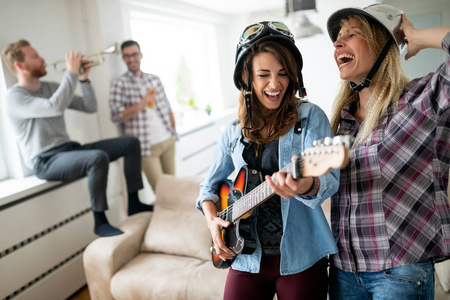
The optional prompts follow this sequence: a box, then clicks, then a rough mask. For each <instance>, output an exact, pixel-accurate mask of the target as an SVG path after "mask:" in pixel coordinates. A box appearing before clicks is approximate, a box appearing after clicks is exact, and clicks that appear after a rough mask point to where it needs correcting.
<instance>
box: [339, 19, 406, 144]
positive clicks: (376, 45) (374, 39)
mask: <svg viewBox="0 0 450 300" xmlns="http://www.w3.org/2000/svg"><path fill="white" fill-rule="evenodd" d="M350 19H354V20H356V21H357V22H358V24H359V25H360V30H361V34H360V36H361V38H362V39H363V40H364V41H365V42H366V43H367V45H368V47H369V51H370V52H371V53H370V55H374V56H377V55H378V53H380V51H381V48H382V47H383V45H384V44H385V41H386V39H387V36H388V34H389V33H388V32H387V31H386V29H384V28H383V27H381V25H379V24H378V23H376V22H371V23H369V22H368V21H367V19H366V18H364V17H363V16H359V15H354V16H349V17H348V18H347V19H344V20H342V21H341V24H340V25H341V26H342V25H343V24H348V22H349V20H350ZM368 55H369V54H368ZM408 82H409V79H408V77H406V75H405V73H404V71H403V69H402V66H401V60H400V53H399V51H398V49H397V45H396V44H395V43H392V44H391V46H390V48H389V51H388V53H387V55H386V57H385V58H384V61H383V62H382V64H381V66H380V68H379V69H378V71H377V73H376V74H375V76H374V78H373V80H372V83H371V86H373V87H375V89H374V91H373V93H372V95H371V96H370V98H369V101H368V103H367V112H368V113H367V115H366V118H365V120H364V124H363V126H362V128H361V129H360V130H359V132H358V135H357V136H356V140H355V142H354V144H353V145H355V146H356V145H359V144H361V143H362V142H363V141H364V140H365V139H367V138H368V137H369V136H370V135H371V134H372V132H373V131H374V129H375V128H376V126H378V124H379V122H380V120H382V119H383V117H385V115H386V112H387V108H388V107H389V105H397V104H398V100H399V97H400V95H401V93H402V91H403V89H404V87H405V85H406V84H407V83H408ZM358 102H359V94H358V93H355V92H353V90H352V89H351V88H350V85H349V82H348V81H347V80H342V81H341V85H340V90H339V93H338V95H337V96H336V99H335V100H334V104H333V109H332V116H331V128H332V129H333V132H334V133H335V134H336V132H337V131H338V129H339V124H340V122H341V110H342V108H343V107H344V106H348V105H350V104H352V103H358Z"/></svg>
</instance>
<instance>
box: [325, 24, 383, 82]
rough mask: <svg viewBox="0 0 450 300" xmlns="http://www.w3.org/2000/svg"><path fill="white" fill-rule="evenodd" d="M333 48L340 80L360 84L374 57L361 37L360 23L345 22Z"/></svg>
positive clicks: (372, 63) (373, 61)
mask: <svg viewBox="0 0 450 300" xmlns="http://www.w3.org/2000/svg"><path fill="white" fill-rule="evenodd" d="M333 46H334V48H335V51H334V59H335V61H336V64H337V66H338V67H339V72H340V77H341V79H344V80H348V81H352V82H355V83H359V82H361V80H363V79H364V78H365V77H366V76H367V74H368V73H369V71H370V69H371V68H372V66H373V65H374V63H375V56H374V55H373V54H372V52H371V51H370V50H369V46H368V44H367V42H366V41H365V40H364V39H363V38H362V36H361V28H360V23H359V22H358V21H357V20H356V19H354V18H350V19H349V20H347V21H345V22H344V24H343V26H342V28H341V30H340V31H339V34H338V36H337V39H336V41H335V42H334V43H333Z"/></svg>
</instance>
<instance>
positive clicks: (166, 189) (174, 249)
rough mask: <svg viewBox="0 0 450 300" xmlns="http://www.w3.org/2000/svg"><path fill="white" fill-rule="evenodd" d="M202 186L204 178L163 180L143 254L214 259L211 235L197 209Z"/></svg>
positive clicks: (144, 243) (160, 180)
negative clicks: (211, 249) (210, 249)
mask: <svg viewBox="0 0 450 300" xmlns="http://www.w3.org/2000/svg"><path fill="white" fill-rule="evenodd" d="M200 182H201V179H200V178H177V177H175V176H171V175H162V176H161V178H160V179H159V180H158V184H157V187H156V202H155V206H154V211H153V217H152V219H151V220H150V223H149V226H148V229H147V231H146V233H145V236H144V241H143V243H142V251H144V252H160V253H166V254H173V255H183V256H189V257H196V258H199V259H202V260H210V259H211V253H210V252H209V248H210V247H211V234H210V232H209V230H208V227H207V226H206V221H205V217H204V216H203V215H202V213H200V212H199V211H198V210H197V209H196V207H195V201H196V199H197V197H198V193H199V185H200Z"/></svg>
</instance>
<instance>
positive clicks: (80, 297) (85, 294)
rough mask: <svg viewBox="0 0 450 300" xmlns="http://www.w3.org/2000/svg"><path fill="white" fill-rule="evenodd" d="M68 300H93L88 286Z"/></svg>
mask: <svg viewBox="0 0 450 300" xmlns="http://www.w3.org/2000/svg"><path fill="white" fill-rule="evenodd" d="M67 300H91V297H90V296H89V289H88V287H87V285H86V286H84V287H83V288H81V289H80V290H79V291H78V292H76V293H75V294H73V295H72V296H70V297H69V298H67Z"/></svg>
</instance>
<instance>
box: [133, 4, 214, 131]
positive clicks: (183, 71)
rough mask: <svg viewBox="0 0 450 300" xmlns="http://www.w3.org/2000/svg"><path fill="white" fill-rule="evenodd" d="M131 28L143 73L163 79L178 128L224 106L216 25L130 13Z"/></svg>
mask: <svg viewBox="0 0 450 300" xmlns="http://www.w3.org/2000/svg"><path fill="white" fill-rule="evenodd" d="M130 29H131V35H132V38H133V39H134V40H136V41H138V43H139V44H140V46H141V51H142V53H143V59H142V64H141V68H142V70H143V71H144V72H148V73H152V74H155V75H158V76H159V77H160V78H161V81H162V83H163V85H164V89H165V91H166V94H167V97H168V99H169V101H170V103H171V105H172V108H173V110H174V111H175V115H176V117H177V119H178V120H177V123H178V122H180V121H181V124H179V125H186V122H189V121H190V120H192V119H197V121H198V118H202V117H207V113H206V112H205V110H207V108H208V107H209V108H212V109H218V107H220V106H221V105H222V99H221V98H220V94H221V93H218V92H217V91H219V90H220V88H219V82H220V80H219V75H218V74H219V71H218V69H219V68H218V54H217V53H218V51H217V49H216V48H217V43H216V33H215V27H214V25H212V24H208V23H205V22H199V21H192V20H186V19H185V18H174V17H168V16H158V15H154V14H150V13H149V14H143V13H138V12H131V13H130ZM193 111H195V112H196V114H195V118H192V112H193ZM183 116H184V117H185V118H183ZM180 118H181V119H184V120H180ZM183 123H184V124H183Z"/></svg>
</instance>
